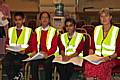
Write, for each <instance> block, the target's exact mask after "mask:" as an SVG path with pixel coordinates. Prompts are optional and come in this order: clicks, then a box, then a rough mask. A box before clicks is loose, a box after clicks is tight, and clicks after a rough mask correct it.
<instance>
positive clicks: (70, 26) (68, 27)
mask: <svg viewBox="0 0 120 80" xmlns="http://www.w3.org/2000/svg"><path fill="white" fill-rule="evenodd" d="M65 28H66V31H67V32H68V34H72V33H74V31H75V26H74V24H73V23H71V22H67V23H66V27H65Z"/></svg>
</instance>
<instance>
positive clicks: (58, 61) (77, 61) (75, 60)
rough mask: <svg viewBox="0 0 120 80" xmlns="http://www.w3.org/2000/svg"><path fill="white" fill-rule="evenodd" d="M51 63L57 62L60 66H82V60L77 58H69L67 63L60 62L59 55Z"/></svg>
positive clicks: (60, 57)
mask: <svg viewBox="0 0 120 80" xmlns="http://www.w3.org/2000/svg"><path fill="white" fill-rule="evenodd" d="M53 62H57V63H61V64H67V63H73V64H74V65H78V66H82V63H83V58H81V57H79V56H77V57H74V58H71V59H70V60H69V61H62V56H61V55H60V56H58V57H56V58H54V60H53Z"/></svg>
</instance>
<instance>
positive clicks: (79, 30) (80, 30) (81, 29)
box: [76, 28, 87, 33]
mask: <svg viewBox="0 0 120 80" xmlns="http://www.w3.org/2000/svg"><path fill="white" fill-rule="evenodd" d="M76 31H77V32H80V33H87V30H86V29H84V28H76Z"/></svg>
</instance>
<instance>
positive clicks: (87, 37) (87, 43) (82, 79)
mask: <svg viewBox="0 0 120 80" xmlns="http://www.w3.org/2000/svg"><path fill="white" fill-rule="evenodd" d="M82 34H83V35H84V41H85V42H84V49H83V56H86V55H88V51H89V47H90V46H91V36H90V35H89V34H88V33H82ZM84 65H85V64H84V62H83V66H82V67H79V66H75V67H74V70H75V72H76V74H77V75H78V78H77V79H78V80H85V77H84ZM77 79H75V80H77Z"/></svg>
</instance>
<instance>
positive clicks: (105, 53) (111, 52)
mask: <svg viewBox="0 0 120 80" xmlns="http://www.w3.org/2000/svg"><path fill="white" fill-rule="evenodd" d="M114 52H115V51H106V50H103V51H102V55H103V56H105V57H106V56H110V55H113V54H114Z"/></svg>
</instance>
